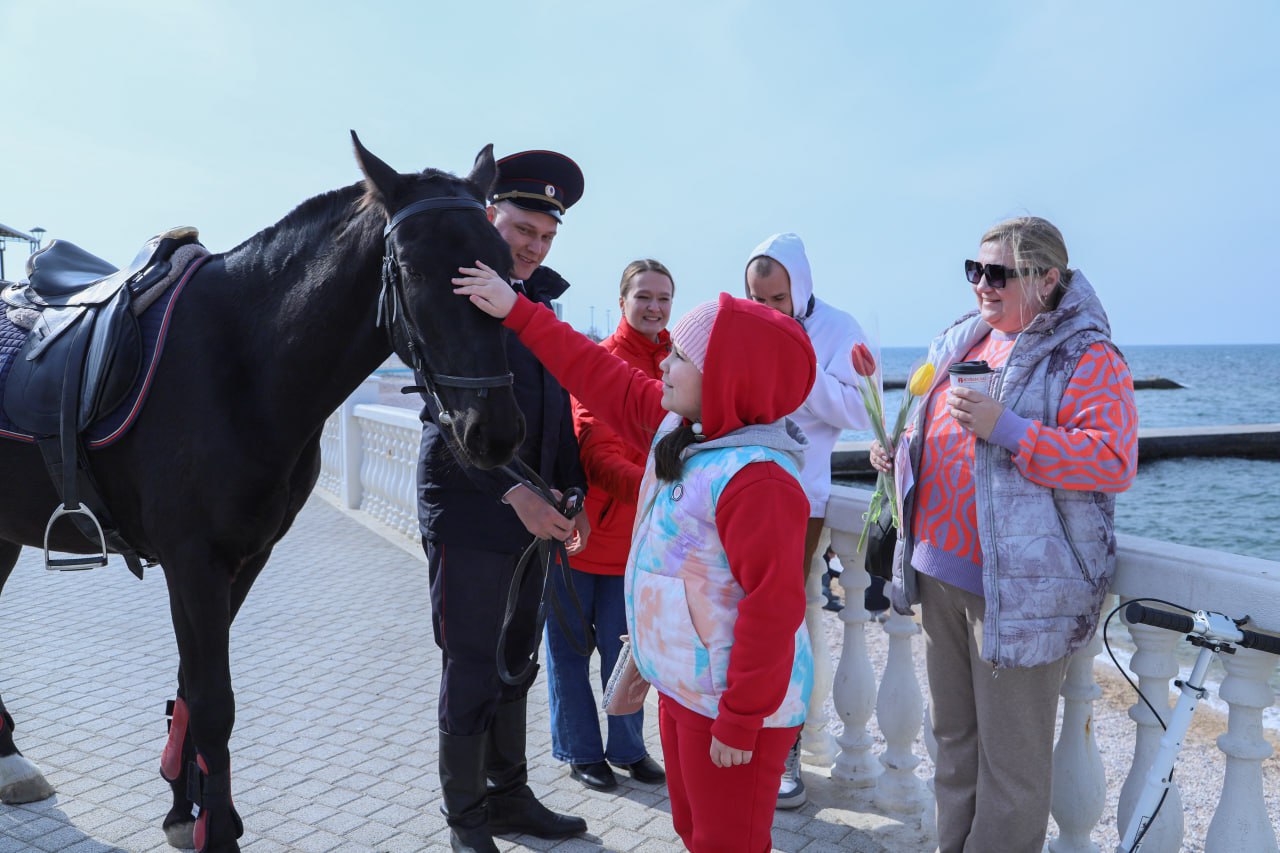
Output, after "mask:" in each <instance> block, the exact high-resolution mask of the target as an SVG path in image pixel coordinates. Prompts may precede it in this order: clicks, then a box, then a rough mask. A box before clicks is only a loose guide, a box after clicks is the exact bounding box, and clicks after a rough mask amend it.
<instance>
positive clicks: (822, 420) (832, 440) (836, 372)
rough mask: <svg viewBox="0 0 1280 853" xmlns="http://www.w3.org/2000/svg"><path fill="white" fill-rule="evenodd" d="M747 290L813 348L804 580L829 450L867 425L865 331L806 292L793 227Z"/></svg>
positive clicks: (761, 261) (757, 265)
mask: <svg viewBox="0 0 1280 853" xmlns="http://www.w3.org/2000/svg"><path fill="white" fill-rule="evenodd" d="M746 290H747V297H748V298H749V299H752V300H754V301H756V302H759V303H762V304H764V305H767V306H768V307H770V308H773V309H775V310H777V311H780V312H782V313H783V314H786V315H787V316H788V317H794V318H795V319H796V320H798V321H799V322H800V325H801V326H803V327H804V330H805V332H807V333H808V335H809V340H810V342H812V344H813V350H814V352H815V353H816V354H817V356H818V373H817V380H816V381H815V382H814V384H813V390H812V391H811V392H809V396H808V398H806V399H805V401H804V405H802V406H801V407H800V408H799V409H797V410H796V411H795V412H794V413H793V414H792V415H791V419H792V420H793V421H795V422H796V424H797V425H799V427H800V428H801V429H802V430H804V434H805V435H806V436H807V437H808V439H809V449H808V450H807V451H806V452H805V457H804V468H803V470H802V471H801V480H802V484H803V486H804V491H805V494H806V495H807V496H808V498H809V527H808V530H807V531H806V535H805V542H804V547H805V553H804V565H803V566H802V567H801V568H802V570H803V574H804V579H805V583H806V585H807V584H808V580H809V567H810V565H811V564H812V563H813V558H814V556H815V554H816V552H817V550H818V541H819V539H820V538H821V536H822V528H823V526H824V524H825V521H826V516H827V499H828V498H829V497H830V496H831V451H832V450H833V449H834V448H835V444H836V440H837V439H839V437H840V433H841V431H842V430H846V429H869V428H870V426H871V423H870V421H869V420H868V419H867V410H866V408H865V407H864V406H863V405H862V398H861V397H860V396H859V395H858V389H857V386H856V377H855V376H854V372H853V361H852V359H851V358H850V356H849V353H850V352H851V351H852V349H853V347H854V345H855V344H858V343H863V342H866V336H865V335H864V334H863V332H862V328H861V327H860V326H859V325H858V321H857V320H855V319H853V317H852V316H851V315H849V314H848V313H846V312H844V311H841V310H840V309H839V308H835V307H833V306H831V305H828V304H827V303H826V302H823V301H822V300H821V299H818V298H817V297H816V296H814V295H813V274H812V273H811V272H810V271H809V258H808V257H807V256H806V255H805V252H804V243H803V242H802V241H801V240H800V237H799V236H797V235H795V234H774V235H773V236H772V237H770V238H768V239H767V240H765V241H764V242H763V243H761V244H760V245H759V246H756V248H755V249H754V250H753V251H752V252H751V256H750V258H749V259H748V260H747V269H746ZM804 802H805V791H804V781H803V780H802V779H801V778H800V741H799V739H797V740H796V744H795V746H793V747H792V749H791V755H790V756H788V758H787V767H786V772H784V773H783V776H782V781H781V784H780V785H779V787H778V808H781V809H794V808H799V807H800V806H802V805H804Z"/></svg>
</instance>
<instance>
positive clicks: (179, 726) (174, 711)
mask: <svg viewBox="0 0 1280 853" xmlns="http://www.w3.org/2000/svg"><path fill="white" fill-rule="evenodd" d="M168 711H169V716H170V717H171V718H172V719H171V720H170V721H169V739H168V740H167V741H165V744H164V751H162V752H161V753H160V775H161V776H163V777H164V778H165V780H166V781H169V782H173V781H174V780H176V779H177V778H178V776H179V775H181V773H182V747H183V744H184V743H185V741H186V739H187V721H188V720H189V719H190V715H189V714H188V712H187V703H186V700H184V699H183V698H182V697H181V696H179V697H178V698H177V699H175V700H174V701H173V702H172V703H170V707H169V709H168Z"/></svg>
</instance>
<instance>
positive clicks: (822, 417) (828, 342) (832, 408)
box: [744, 234, 871, 518]
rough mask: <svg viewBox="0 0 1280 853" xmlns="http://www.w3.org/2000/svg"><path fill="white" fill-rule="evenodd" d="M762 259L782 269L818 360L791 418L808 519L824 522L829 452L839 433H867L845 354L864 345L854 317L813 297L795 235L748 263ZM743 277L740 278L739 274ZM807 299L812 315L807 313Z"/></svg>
mask: <svg viewBox="0 0 1280 853" xmlns="http://www.w3.org/2000/svg"><path fill="white" fill-rule="evenodd" d="M761 255H766V256H768V257H770V258H773V259H774V260H775V261H777V262H778V263H780V264H782V266H783V267H785V268H786V270H787V275H788V276H789V277H790V278H791V305H792V310H793V311H795V312H796V313H795V317H796V319H797V320H799V321H800V323H801V325H803V326H804V329H805V331H806V332H808V334H809V340H810V342H812V344H813V350H814V352H815V353H816V354H817V356H818V374H817V380H816V381H815V382H814V384H813V390H812V391H811V392H810V393H809V396H808V398H807V399H805V401H804V405H802V406H801V407H800V408H799V409H797V410H796V411H795V413H794V414H792V415H791V419H792V420H794V421H795V422H796V424H797V425H798V426H799V427H800V429H802V430H804V434H805V436H807V437H808V439H809V449H808V450H807V451H806V452H805V461H804V468H803V469H802V471H801V474H802V476H801V482H802V483H803V485H804V491H805V494H806V495H808V496H809V517H810V518H825V517H826V514H827V499H828V498H829V497H830V495H831V452H832V450H834V449H835V445H836V441H837V440H838V439H839V438H840V432H841V430H846V429H868V428H870V426H871V421H870V420H869V419H868V417H867V410H866V408H865V407H864V406H863V405H862V398H861V397H860V396H859V395H858V389H857V386H856V384H855V382H856V378H855V375H854V372H853V360H852V359H851V358H850V356H849V353H850V352H851V351H852V350H853V347H854V345H855V344H858V343H866V342H867V338H866V335H864V334H863V332H862V327H861V326H859V325H858V321H857V320H855V319H853V317H852V316H851V315H850V314H848V313H846V312H844V311H841V310H840V309H839V308H835V307H833V306H831V305H828V304H827V303H825V302H823V301H822V300H821V299H818V298H817V297H814V296H813V274H812V273H811V272H810V271H809V258H808V257H807V256H806V255H805V253H804V243H803V242H801V240H800V238H799V236H797V235H795V234H775V235H773V236H772V237H770V238H769V239H767V240H765V241H764V242H763V243H761V244H760V245H759V246H756V248H755V249H754V250H753V251H752V252H751V256H750V257H749V258H748V259H747V263H748V264H750V263H751V261H753V260H755V259H756V258H758V257H760V256H761ZM744 276H745V272H744ZM811 297H812V305H813V310H812V311H810V310H809V305H810V299H811Z"/></svg>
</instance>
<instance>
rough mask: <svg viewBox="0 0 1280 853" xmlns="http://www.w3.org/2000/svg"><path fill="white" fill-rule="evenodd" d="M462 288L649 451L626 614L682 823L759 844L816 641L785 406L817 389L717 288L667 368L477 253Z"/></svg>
mask: <svg viewBox="0 0 1280 853" xmlns="http://www.w3.org/2000/svg"><path fill="white" fill-rule="evenodd" d="M461 272H462V274H463V275H462V277H460V278H456V279H454V284H455V285H458V287H457V292H458V293H460V294H464V295H467V296H469V297H470V298H471V301H472V302H473V303H475V304H476V305H478V306H480V308H481V309H482V310H485V311H488V312H489V313H490V314H493V315H494V316H496V317H505V318H506V319H505V321H504V322H505V324H506V326H507V327H508V328H510V329H512V330H514V331H515V332H516V333H517V334H518V335H519V336H520V340H521V341H523V342H524V343H525V344H526V345H528V346H529V348H530V349H531V350H533V352H534V353H535V354H536V355H537V356H538V358H539V359H541V360H542V362H543V364H545V365H547V367H548V368H549V369H551V370H552V371H553V372H554V373H555V374H556V376H557V377H558V378H559V379H560V381H561V382H563V383H564V385H565V387H566V388H569V389H570V390H571V391H572V392H573V393H574V395H575V396H576V397H577V398H578V399H579V400H581V401H582V403H583V405H585V406H587V407H588V408H590V410H591V411H592V412H593V413H594V414H595V415H596V417H597V418H599V419H600V420H601V421H604V422H606V423H608V424H609V425H610V426H612V427H613V428H614V429H615V430H616V431H617V432H618V435H619V436H621V437H622V439H623V440H624V441H627V442H629V443H630V444H631V445H632V446H634V447H638V448H650V450H649V456H648V460H647V462H646V466H645V474H644V480H643V482H642V484H641V486H640V499H639V501H638V504H637V505H638V506H639V508H640V509H639V511H638V515H637V517H636V523H635V528H634V533H633V534H632V537H631V552H630V555H629V557H628V560H627V573H626V578H625V583H626V598H627V626H628V628H630V633H631V642H632V650H633V654H634V658H635V661H636V665H637V667H638V668H639V671H640V674H641V675H643V676H644V677H645V678H647V679H648V680H649V681H650V682H652V684H653V686H654V687H655V688H656V689H657V691H658V696H659V699H658V717H659V722H658V728H659V731H660V733H661V735H662V752H663V757H664V759H665V761H666V765H667V790H668V792H669V793H670V795H671V819H672V822H673V823H674V825H675V829H676V833H677V834H678V835H679V836H680V838H681V840H682V841H683V842H684V843H685V846H686V847H688V848H689V849H690V850H693V851H699V853H701V851H721V850H724V851H728V850H732V851H746V853H761V851H768V850H769V849H770V846H771V836H770V829H771V826H772V823H773V806H774V803H775V802H776V800H777V795H778V777H779V776H780V775H781V774H782V767H783V762H784V760H785V759H786V755H787V750H788V749H789V748H790V747H791V744H793V743H794V742H795V738H796V735H797V733H798V732H799V731H800V725H801V724H802V723H803V722H804V718H805V714H806V709H807V707H808V703H809V695H810V693H811V691H812V688H813V652H812V649H811V647H810V645H809V635H808V632H807V631H806V630H805V627H804V609H805V602H804V589H803V587H802V586H801V584H800V576H799V572H797V571H796V561H797V560H798V559H800V555H801V554H802V553H803V551H804V527H805V519H806V518H807V516H808V509H809V501H808V499H807V498H806V497H805V494H804V489H803V488H802V487H801V486H800V482H799V477H798V468H799V463H800V459H801V454H802V453H803V452H804V436H803V435H801V434H800V433H799V432H798V431H797V430H796V429H795V426H794V424H792V423H791V422H790V421H789V420H787V419H786V415H787V414H789V413H790V412H793V411H795V410H796V408H798V407H799V405H800V404H801V403H802V402H803V401H804V398H805V397H806V396H807V395H808V393H809V389H810V388H811V387H812V385H813V379H814V373H815V360H814V355H813V347H812V345H811V344H810V343H809V339H808V337H807V336H806V335H805V334H804V332H803V331H802V330H801V329H800V327H799V326H798V325H797V324H796V323H794V322H792V321H791V320H789V319H787V318H785V317H782V316H780V315H779V314H778V313H776V312H774V311H769V310H767V309H765V308H762V307H761V306H759V305H756V304H754V303H752V302H750V301H748V300H745V299H735V298H733V297H732V296H729V295H728V294H727V293H722V294H720V298H719V300H717V301H716V302H706V303H703V304H701V305H699V306H697V307H696V308H694V309H693V310H692V311H690V312H689V313H688V314H686V315H685V316H684V317H683V318H682V319H681V320H680V322H679V323H677V324H676V326H675V328H674V329H673V330H672V332H671V343H672V352H671V355H670V356H668V357H667V359H666V360H665V361H663V363H662V379H661V380H660V381H659V380H655V379H650V378H649V377H648V376H645V375H644V374H643V373H641V372H640V371H637V370H634V369H632V368H631V366H630V365H628V364H627V363H626V362H625V361H624V360H622V359H619V358H617V357H616V356H614V355H612V354H610V353H608V352H606V351H604V350H603V349H601V348H600V347H597V346H594V345H593V344H592V343H591V342H590V339H588V338H586V337H585V336H583V335H581V334H579V333H577V332H575V331H574V330H573V329H572V328H570V327H569V326H568V325H566V324H564V323H560V322H559V321H557V320H556V319H555V316H554V315H553V314H552V313H551V312H550V311H543V310H540V309H538V308H537V307H536V306H535V305H533V304H532V303H530V302H529V300H527V299H523V298H521V297H519V296H518V295H517V294H515V293H513V292H512V290H511V288H510V287H509V286H508V285H507V284H506V282H504V281H502V279H501V278H499V277H498V276H497V275H495V274H494V273H493V271H492V270H490V269H489V268H488V267H485V266H484V265H482V264H477V267H476V268H467V269H463V270H462V271H461Z"/></svg>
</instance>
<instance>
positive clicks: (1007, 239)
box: [981, 216, 1071, 309]
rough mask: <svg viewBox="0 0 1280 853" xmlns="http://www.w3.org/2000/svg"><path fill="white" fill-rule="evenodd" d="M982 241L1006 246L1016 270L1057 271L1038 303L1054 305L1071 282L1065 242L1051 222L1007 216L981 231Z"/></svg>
mask: <svg viewBox="0 0 1280 853" xmlns="http://www.w3.org/2000/svg"><path fill="white" fill-rule="evenodd" d="M981 242H983V243H1000V244H1002V245H1005V246H1008V247H1009V251H1010V253H1012V255H1013V265H1014V267H1015V268H1016V269H1018V270H1019V271H1022V270H1034V271H1035V272H1036V274H1037V275H1044V274H1045V273H1047V272H1048V271H1049V270H1053V269H1056V270H1057V271H1058V285H1057V287H1055V288H1054V290H1053V293H1051V294H1049V296H1048V298H1047V299H1042V300H1041V307H1043V308H1045V309H1049V308H1054V307H1056V306H1057V305H1058V302H1059V300H1061V299H1062V294H1064V293H1066V291H1067V288H1068V287H1070V286H1071V269H1070V268H1069V267H1068V265H1067V264H1068V258H1067V243H1066V241H1065V240H1063V239H1062V232H1061V231H1059V230H1058V228H1057V226H1055V225H1054V224H1053V223H1052V222H1050V221H1049V220H1047V219H1041V218H1040V217H1038V216H1018V217H1015V218H1013V219H1006V220H1005V221H1004V222H1001V223H999V224H997V225H994V226H992V227H991V228H989V229H988V230H987V233H986V234H983V235H982V241H981Z"/></svg>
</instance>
